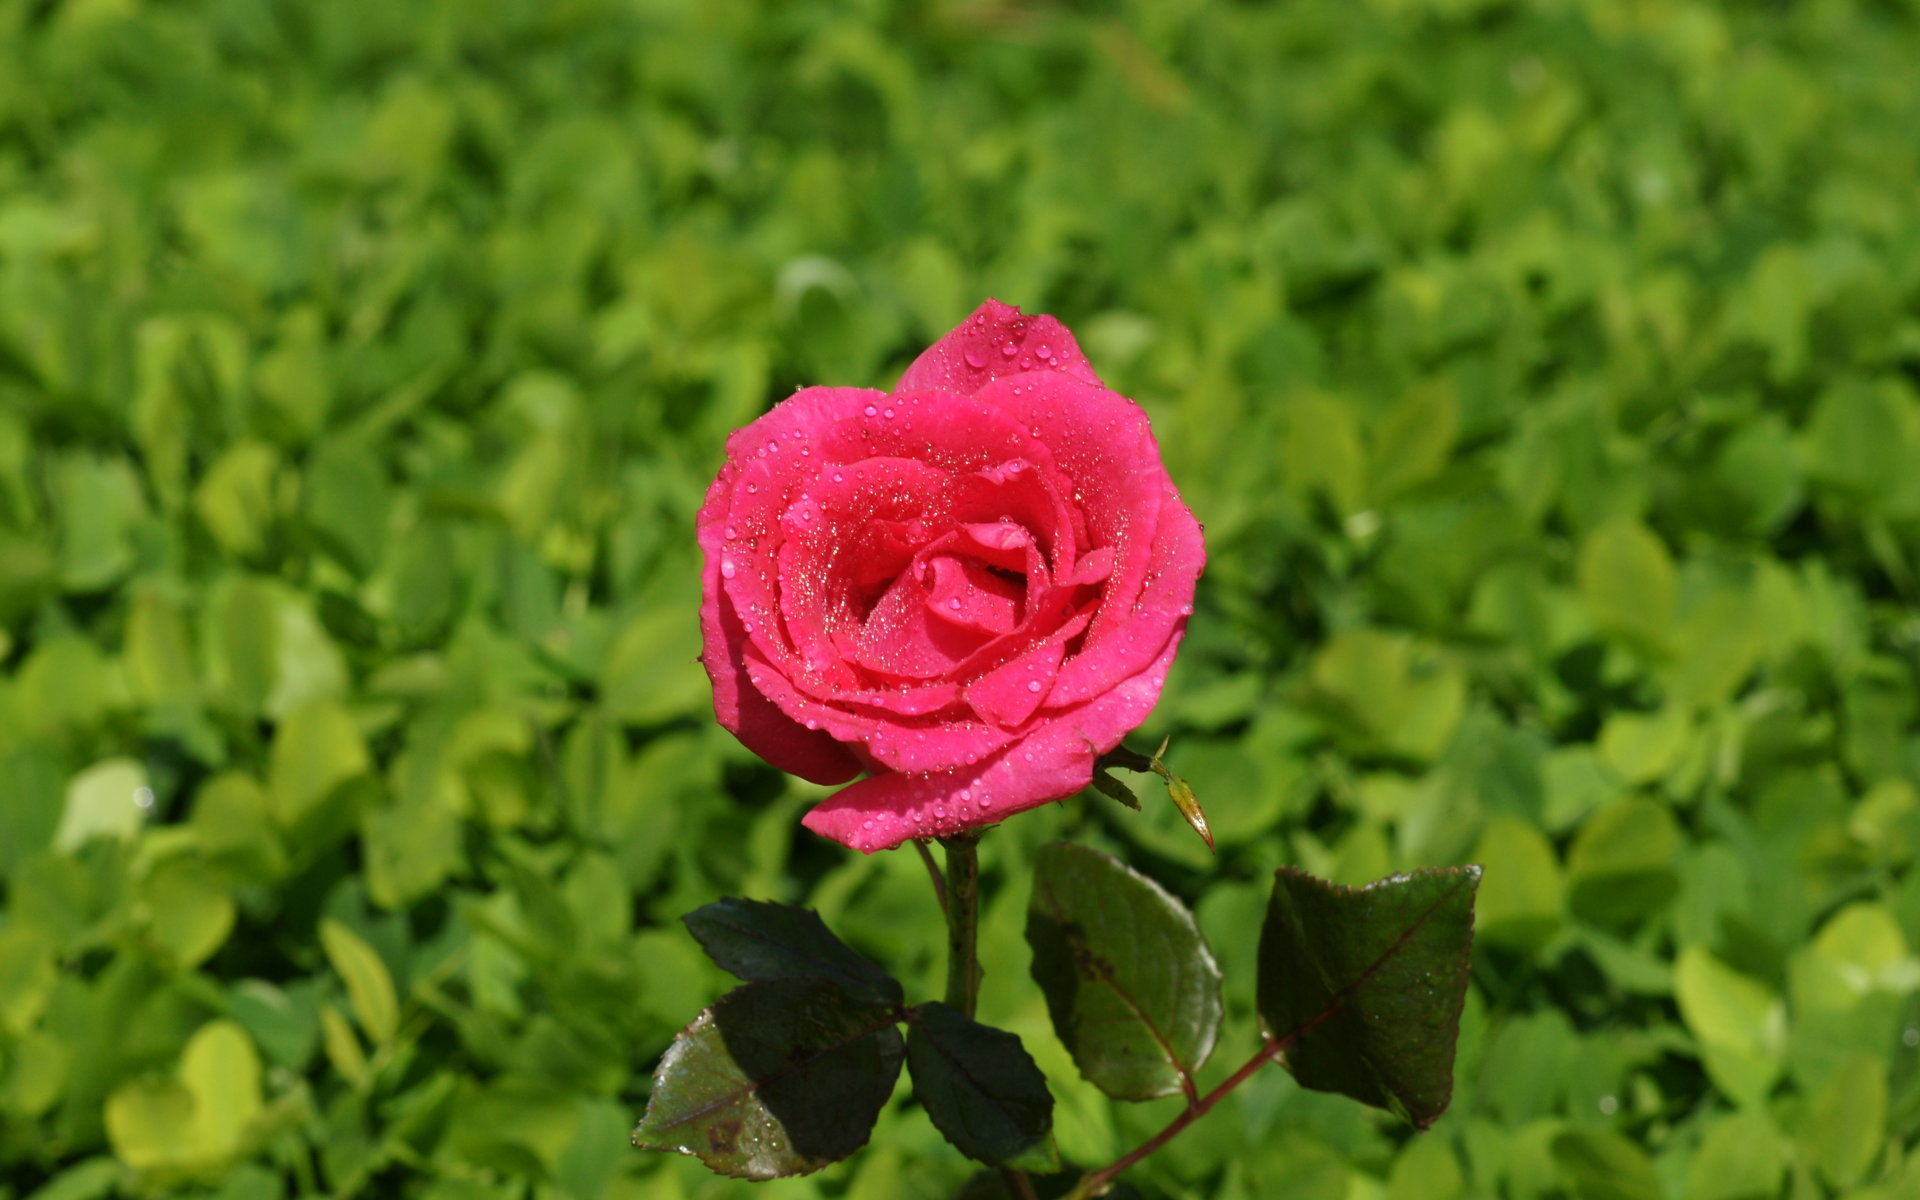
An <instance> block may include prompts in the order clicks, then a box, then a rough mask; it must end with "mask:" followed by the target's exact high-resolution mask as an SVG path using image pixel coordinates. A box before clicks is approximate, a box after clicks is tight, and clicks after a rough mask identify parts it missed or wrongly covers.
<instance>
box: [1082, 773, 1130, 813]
mask: <svg viewBox="0 0 1920 1200" xmlns="http://www.w3.org/2000/svg"><path fill="white" fill-rule="evenodd" d="M1093 788H1094V790H1095V791H1097V792H1099V793H1100V794H1101V795H1102V796H1105V797H1107V798H1108V799H1111V800H1117V801H1119V802H1120V803H1121V804H1123V805H1125V806H1126V807H1128V808H1130V809H1132V810H1133V811H1135V812H1139V811H1140V797H1138V796H1136V795H1134V794H1133V789H1132V788H1130V787H1128V786H1127V785H1126V784H1124V783H1121V782H1120V781H1119V780H1118V779H1115V778H1114V777H1113V776H1111V775H1109V774H1107V773H1106V772H1105V771H1095V772H1094V773H1093Z"/></svg>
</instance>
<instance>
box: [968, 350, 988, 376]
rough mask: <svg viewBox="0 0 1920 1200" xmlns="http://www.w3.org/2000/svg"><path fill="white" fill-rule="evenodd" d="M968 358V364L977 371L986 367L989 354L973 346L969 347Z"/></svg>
mask: <svg viewBox="0 0 1920 1200" xmlns="http://www.w3.org/2000/svg"><path fill="white" fill-rule="evenodd" d="M966 360H967V365H968V366H970V367H972V368H973V369H974V370H976V371H977V370H979V369H980V368H981V367H984V366H986V365H987V356H986V355H984V354H982V353H980V351H978V350H976V349H973V348H971V347H969V348H968V350H967V353H966Z"/></svg>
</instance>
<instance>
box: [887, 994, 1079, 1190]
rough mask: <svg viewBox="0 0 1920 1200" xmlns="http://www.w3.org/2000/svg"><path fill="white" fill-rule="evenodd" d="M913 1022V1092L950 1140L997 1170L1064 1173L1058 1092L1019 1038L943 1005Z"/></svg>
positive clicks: (923, 1008)
mask: <svg viewBox="0 0 1920 1200" xmlns="http://www.w3.org/2000/svg"><path fill="white" fill-rule="evenodd" d="M907 1022H908V1028H907V1070H908V1072H909V1073H910V1074H911V1075H912V1076H913V1094H914V1095H915V1096H918V1097H919V1098H920V1103H921V1104H923V1105H925V1106H926V1109H927V1116H928V1117H930V1118H931V1119H932V1120H933V1124H934V1126H935V1127H936V1128H937V1129H939V1130H940V1132H941V1133H943V1134H945V1135H946V1139H947V1140H948V1141H949V1142H952V1143H953V1144H954V1145H955V1146H957V1147H958V1148H959V1150H960V1152H961V1153H962V1154H964V1155H966V1156H967V1157H968V1158H972V1159H977V1160H979V1161H980V1162H983V1163H988V1164H991V1165H993V1166H1004V1167H1016V1168H1019V1169H1020V1170H1023V1171H1041V1172H1053V1171H1058V1170H1059V1169H1060V1155H1059V1153H1058V1152H1057V1151H1055V1150H1054V1148H1053V1094H1052V1093H1051V1092H1049V1091H1047V1080H1046V1076H1044V1075H1042V1074H1041V1073H1040V1068H1038V1067H1036V1066H1034V1065H1033V1059H1032V1058H1030V1057H1029V1056H1028V1055H1027V1052H1026V1049H1025V1048H1024V1047H1022V1046H1021V1045H1020V1039H1019V1038H1017V1037H1015V1036H1014V1035H1013V1034H1011V1033H1006V1032H1004V1031H1002V1030H999V1029H993V1028H991V1027H989V1026H986V1025H982V1024H980V1023H979V1022H977V1021H974V1020H972V1019H971V1018H969V1017H968V1016H966V1014H964V1013H962V1012H961V1011H960V1010H959V1009H957V1008H952V1007H950V1006H948V1005H945V1004H941V1003H939V1002H937V1001H936V1002H933V1003H929V1004H922V1005H920V1006H918V1007H916V1008H914V1009H913V1010H912V1011H911V1012H910V1013H908V1015H907Z"/></svg>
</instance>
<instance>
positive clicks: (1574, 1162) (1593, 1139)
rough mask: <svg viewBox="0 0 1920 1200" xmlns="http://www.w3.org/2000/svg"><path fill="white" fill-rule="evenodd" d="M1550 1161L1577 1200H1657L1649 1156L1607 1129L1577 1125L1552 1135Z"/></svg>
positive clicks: (1658, 1193) (1656, 1180)
mask: <svg viewBox="0 0 1920 1200" xmlns="http://www.w3.org/2000/svg"><path fill="white" fill-rule="evenodd" d="M1553 1161H1554V1163H1555V1165H1557V1166H1558V1167H1559V1168H1560V1173H1561V1175H1562V1176H1563V1177H1564V1178H1565V1179H1566V1181H1567V1183H1568V1184H1570V1185H1571V1186H1572V1189H1573V1195H1574V1196H1575V1197H1577V1200H1660V1197H1661V1196H1662V1195H1663V1194H1664V1192H1663V1191H1662V1189H1661V1187H1660V1176H1659V1175H1658V1174H1656V1173H1655V1171H1654V1168H1653V1162H1652V1160H1650V1159H1648V1158H1647V1156H1646V1154H1645V1153H1644V1152H1643V1151H1642V1150H1641V1149H1640V1147H1638V1146H1636V1145H1634V1144H1633V1143H1632V1142H1630V1141H1628V1140H1627V1139H1625V1138H1623V1137H1621V1136H1620V1135H1619V1134H1617V1133H1614V1132H1612V1131H1610V1130H1606V1129H1578V1130H1571V1131H1569V1132H1567V1133H1563V1134H1561V1135H1560V1136H1559V1137H1557V1138H1555V1139H1553Z"/></svg>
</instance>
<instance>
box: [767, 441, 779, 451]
mask: <svg viewBox="0 0 1920 1200" xmlns="http://www.w3.org/2000/svg"><path fill="white" fill-rule="evenodd" d="M767 451H768V452H769V453H771V454H778V453H780V443H779V442H777V441H774V442H768V443H767Z"/></svg>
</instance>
